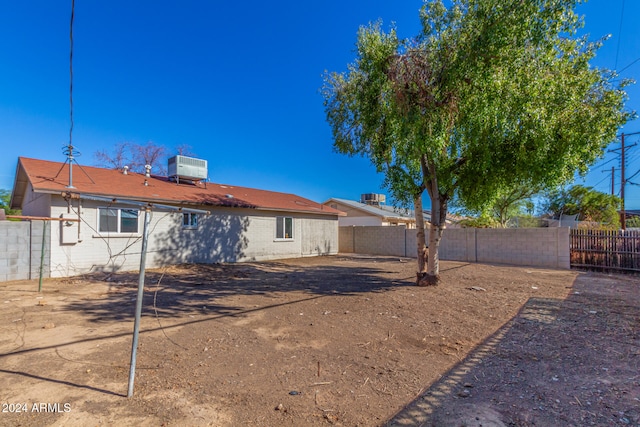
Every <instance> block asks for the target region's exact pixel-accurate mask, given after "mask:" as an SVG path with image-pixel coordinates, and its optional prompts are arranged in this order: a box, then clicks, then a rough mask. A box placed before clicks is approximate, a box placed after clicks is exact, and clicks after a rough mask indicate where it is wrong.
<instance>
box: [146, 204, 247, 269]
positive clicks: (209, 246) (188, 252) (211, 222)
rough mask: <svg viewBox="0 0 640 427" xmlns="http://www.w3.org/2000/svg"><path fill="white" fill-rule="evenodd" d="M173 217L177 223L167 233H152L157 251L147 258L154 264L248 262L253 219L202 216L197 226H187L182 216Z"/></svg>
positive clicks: (149, 254)
mask: <svg viewBox="0 0 640 427" xmlns="http://www.w3.org/2000/svg"><path fill="white" fill-rule="evenodd" d="M172 218H174V222H173V223H171V225H170V226H169V227H167V228H166V229H165V230H159V231H157V232H156V231H155V230H153V231H152V232H151V233H150V234H152V235H153V236H152V238H153V241H154V247H156V248H157V249H155V250H153V251H150V252H149V253H148V255H147V256H148V258H149V260H150V261H151V262H152V264H153V265H161V266H162V265H174V264H180V263H200V264H211V263H216V262H238V261H240V260H243V259H245V257H246V255H245V251H246V249H247V246H248V245H249V238H248V237H247V230H248V228H249V222H250V220H249V217H246V216H240V215H232V214H223V213H217V214H212V215H198V217H197V218H198V223H197V225H194V226H191V227H190V226H185V225H183V222H182V219H183V217H182V215H174V216H172Z"/></svg>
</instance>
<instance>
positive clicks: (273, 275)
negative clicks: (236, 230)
mask: <svg viewBox="0 0 640 427" xmlns="http://www.w3.org/2000/svg"><path fill="white" fill-rule="evenodd" d="M322 258H324V257H322ZM331 258H333V257H331ZM341 258H342V259H344V257H341ZM394 260H395V261H398V259H397V258H394ZM332 261H333V260H332ZM332 261H329V262H324V263H323V262H322V260H321V259H319V260H318V262H315V263H313V264H312V265H296V264H295V263H287V262H284V261H266V262H259V263H257V262H250V263H233V264H182V265H179V266H171V267H167V268H166V269H155V270H148V271H147V273H146V275H145V292H144V300H143V315H151V316H156V317H158V318H179V317H183V316H187V315H207V316H219V315H233V314H239V313H244V312H246V307H243V306H238V305H233V304H230V303H228V302H222V300H223V299H224V298H225V297H228V296H236V295H242V296H252V295H254V296H266V297H268V298H276V297H277V296H278V295H279V294H282V293H287V292H298V293H301V294H302V295H301V298H300V300H306V299H308V298H309V297H314V296H333V295H354V294H359V293H366V292H383V291H385V290H388V289H391V288H394V287H398V286H413V282H412V277H408V278H406V279H389V278H386V277H384V274H385V273H387V271H385V270H384V269H381V268H379V267H378V266H377V265H376V263H377V262H379V261H381V260H379V259H378V260H376V259H370V260H369V261H367V260H363V259H360V258H359V259H357V261H358V264H359V265H358V266H339V265H336V263H335V261H333V262H332ZM85 278H87V279H90V280H91V281H92V282H101V281H106V282H108V283H109V290H108V292H107V294H106V295H105V297H104V298H102V299H92V300H89V301H84V300H82V301H74V302H72V303H70V304H68V305H67V306H65V307H64V308H63V310H68V311H76V312H83V313H86V314H87V315H88V316H89V320H90V321H93V322H112V321H123V320H132V319H133V316H134V309H135V299H136V294H137V287H138V273H137V272H122V273H111V274H108V275H104V274H92V275H87V276H85ZM269 300H270V299H266V300H265V302H267V303H268V302H269ZM227 301H228V300H227ZM266 305H267V306H268V304H266Z"/></svg>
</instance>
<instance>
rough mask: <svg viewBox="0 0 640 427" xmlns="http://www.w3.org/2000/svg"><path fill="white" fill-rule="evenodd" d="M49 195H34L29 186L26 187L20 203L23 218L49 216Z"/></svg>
mask: <svg viewBox="0 0 640 427" xmlns="http://www.w3.org/2000/svg"><path fill="white" fill-rule="evenodd" d="M50 206H51V195H50V194H41V193H34V192H33V187H32V186H31V184H28V185H27V191H25V193H24V202H23V203H22V215H25V216H40V217H43V216H44V217H48V216H51V208H50Z"/></svg>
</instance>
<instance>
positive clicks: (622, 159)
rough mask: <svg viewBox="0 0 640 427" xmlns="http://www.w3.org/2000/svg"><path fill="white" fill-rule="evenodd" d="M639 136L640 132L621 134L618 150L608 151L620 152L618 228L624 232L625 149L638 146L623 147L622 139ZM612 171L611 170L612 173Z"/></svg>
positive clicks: (625, 224)
mask: <svg viewBox="0 0 640 427" xmlns="http://www.w3.org/2000/svg"><path fill="white" fill-rule="evenodd" d="M638 134H640V132H633V133H628V134H626V135H625V134H624V133H623V134H621V135H620V148H615V149H613V150H609V152H610V153H614V152H617V151H618V150H620V199H621V200H622V203H621V204H620V208H621V209H620V227H621V228H622V229H623V230H625V229H626V228H627V221H626V219H627V213H626V211H625V208H624V187H625V185H627V180H626V178H625V176H624V168H625V162H626V159H625V152H626V150H627V149H629V148H631V147H635V146H636V145H638V144H637V143H633V144H631V145H629V146H625V144H624V137H625V136H631V135H638ZM613 170H614V169H613V168H612V171H613ZM611 188H613V178H611Z"/></svg>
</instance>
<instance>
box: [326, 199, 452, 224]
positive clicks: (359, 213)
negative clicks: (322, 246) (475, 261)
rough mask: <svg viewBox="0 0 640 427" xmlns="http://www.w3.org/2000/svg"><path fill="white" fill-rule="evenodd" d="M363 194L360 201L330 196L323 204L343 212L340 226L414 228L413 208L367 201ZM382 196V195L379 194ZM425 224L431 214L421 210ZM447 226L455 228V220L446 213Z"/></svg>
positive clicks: (427, 222)
mask: <svg viewBox="0 0 640 427" xmlns="http://www.w3.org/2000/svg"><path fill="white" fill-rule="evenodd" d="M366 196H371V195H370V194H363V195H362V197H361V201H360V202H357V201H354V200H347V199H338V198H331V199H329V200H327V201H326V202H324V203H323V204H324V205H325V206H327V207H329V208H332V209H337V210H340V211H342V212H344V213H345V216H342V217H340V218H339V219H338V222H339V224H340V226H341V227H343V226H394V225H396V226H397V225H404V226H405V227H407V228H416V217H415V214H414V211H413V209H405V208H398V207H394V206H388V205H385V204H380V203H376V204H372V203H370V202H368V199H367V197H366ZM379 196H382V195H379ZM422 216H423V218H424V221H425V226H428V224H429V222H430V221H431V214H430V213H429V212H423V214H422ZM446 223H447V227H449V228H457V224H456V222H455V221H454V220H453V218H452V217H451V215H447V221H446Z"/></svg>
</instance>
